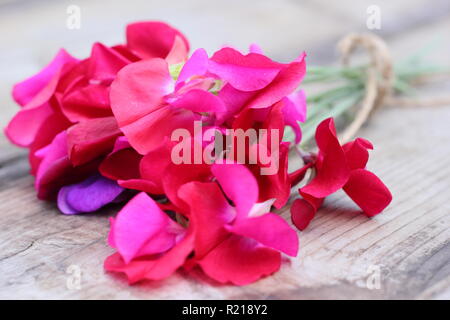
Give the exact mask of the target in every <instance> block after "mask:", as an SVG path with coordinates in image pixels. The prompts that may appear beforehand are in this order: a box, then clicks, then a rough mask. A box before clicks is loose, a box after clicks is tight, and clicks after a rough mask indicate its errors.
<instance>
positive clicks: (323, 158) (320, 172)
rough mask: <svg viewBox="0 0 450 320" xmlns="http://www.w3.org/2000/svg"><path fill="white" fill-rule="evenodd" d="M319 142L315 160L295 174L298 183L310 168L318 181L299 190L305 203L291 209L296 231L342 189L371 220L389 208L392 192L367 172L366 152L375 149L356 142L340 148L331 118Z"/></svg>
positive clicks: (320, 130)
mask: <svg viewBox="0 0 450 320" xmlns="http://www.w3.org/2000/svg"><path fill="white" fill-rule="evenodd" d="M316 142H317V146H318V148H319V153H318V155H317V157H316V160H314V161H313V162H310V163H308V164H306V165H305V167H303V168H301V169H299V170H298V171H297V172H295V173H294V174H293V176H297V177H296V178H295V179H294V180H296V181H298V180H301V178H302V177H303V175H304V172H305V171H306V170H307V169H308V168H311V167H313V168H314V169H315V171H316V176H315V178H314V179H313V180H312V181H311V182H309V183H308V184H307V185H306V186H304V187H302V188H300V190H299V192H300V195H301V196H302V198H303V199H297V200H295V202H294V203H293V205H292V207H291V214H292V221H293V223H294V224H295V225H296V226H297V228H299V229H300V230H303V229H305V228H306V227H307V226H308V225H309V223H310V221H311V220H312V218H313V217H314V215H315V213H316V211H317V210H318V209H319V207H320V206H321V205H322V202H323V199H324V198H325V197H327V196H329V195H330V194H332V193H334V192H336V191H337V190H339V189H341V188H342V189H343V190H344V191H345V193H347V195H348V196H349V197H350V198H351V199H352V200H353V201H354V202H355V203H356V204H357V205H358V206H359V207H360V208H361V209H362V210H363V211H364V213H365V214H366V215H367V216H369V217H372V216H374V215H376V214H378V213H380V212H381V211H383V210H384V208H386V207H387V206H388V205H389V203H390V202H391V200H392V195H391V193H390V192H389V189H388V188H387V187H386V186H385V185H384V184H383V182H382V181H381V180H380V179H379V178H378V177H377V176H376V175H374V174H373V173H372V172H370V171H368V170H366V169H365V167H366V164H367V161H368V160H369V152H368V151H367V150H368V149H372V148H373V146H372V144H371V143H370V142H369V141H367V140H365V139H362V138H357V139H355V140H354V141H352V142H349V143H346V144H345V145H343V146H341V145H340V144H339V141H338V139H337V137H336V129H335V127H334V122H333V119H332V118H329V119H326V120H324V121H323V122H322V123H321V124H319V126H318V127H317V131H316ZM298 177H300V179H298Z"/></svg>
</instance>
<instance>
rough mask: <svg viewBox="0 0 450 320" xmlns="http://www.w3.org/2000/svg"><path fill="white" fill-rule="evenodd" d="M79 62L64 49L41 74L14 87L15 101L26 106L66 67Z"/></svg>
mask: <svg viewBox="0 0 450 320" xmlns="http://www.w3.org/2000/svg"><path fill="white" fill-rule="evenodd" d="M77 61H78V60H77V59H75V58H74V57H72V56H71V55H70V54H68V53H67V51H65V50H64V49H61V50H59V51H58V53H57V54H56V56H55V57H54V58H53V60H52V62H50V64H48V65H47V66H46V67H45V68H44V69H42V70H41V71H40V72H39V73H37V74H36V75H34V76H32V77H30V78H28V79H26V80H24V81H22V82H19V83H17V84H16V85H15V86H14V88H13V92H12V95H13V98H14V100H15V101H16V102H17V103H18V104H20V105H21V106H25V105H26V104H28V103H29V102H30V101H31V100H32V99H33V98H34V97H35V96H36V95H37V94H38V93H39V92H40V91H41V90H42V89H43V88H44V87H45V86H47V84H48V82H49V81H50V80H51V79H52V78H53V76H54V75H55V74H56V73H58V72H59V70H60V69H61V68H62V67H63V66H64V65H66V64H72V63H76V62H77Z"/></svg>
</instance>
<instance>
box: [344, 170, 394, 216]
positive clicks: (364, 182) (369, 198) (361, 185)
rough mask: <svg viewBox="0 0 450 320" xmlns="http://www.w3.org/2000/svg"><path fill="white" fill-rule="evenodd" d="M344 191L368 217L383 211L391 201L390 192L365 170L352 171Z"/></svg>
mask: <svg viewBox="0 0 450 320" xmlns="http://www.w3.org/2000/svg"><path fill="white" fill-rule="evenodd" d="M344 191H345V192H346V193H347V194H348V195H349V197H350V198H352V200H353V201H355V203H356V204H357V205H358V206H359V207H360V208H361V209H362V210H363V211H364V213H365V214H366V215H368V216H369V217H372V216H374V215H376V214H378V213H380V212H381V211H383V210H384V208H386V207H387V206H388V205H389V203H390V202H391V200H392V195H391V192H390V191H389V189H388V188H387V187H386V186H385V185H384V183H383V182H382V181H381V180H380V179H379V178H378V177H377V176H376V175H374V174H373V173H372V172H370V171H367V170H365V169H357V170H353V171H352V173H351V175H350V179H349V180H348V182H347V183H346V185H345V186H344Z"/></svg>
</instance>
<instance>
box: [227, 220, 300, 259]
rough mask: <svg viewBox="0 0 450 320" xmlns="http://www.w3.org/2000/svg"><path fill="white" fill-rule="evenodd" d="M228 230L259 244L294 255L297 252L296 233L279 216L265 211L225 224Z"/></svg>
mask: <svg viewBox="0 0 450 320" xmlns="http://www.w3.org/2000/svg"><path fill="white" fill-rule="evenodd" d="M226 229H227V230H228V231H230V232H232V233H234V234H238V235H241V236H244V237H249V238H252V239H254V240H256V241H258V242H259V243H260V244H262V245H264V246H266V247H270V248H272V249H275V250H278V251H281V252H284V253H286V254H287V255H290V256H293V257H295V256H296V255H297V252H298V236H297V233H296V232H295V231H294V230H293V229H292V228H291V227H290V226H289V224H288V223H287V222H286V221H285V220H284V219H283V218H281V217H280V216H278V215H276V214H274V213H266V214H264V215H262V216H259V217H254V218H247V219H242V220H240V221H237V222H236V223H234V224H232V225H231V226H227V228H226Z"/></svg>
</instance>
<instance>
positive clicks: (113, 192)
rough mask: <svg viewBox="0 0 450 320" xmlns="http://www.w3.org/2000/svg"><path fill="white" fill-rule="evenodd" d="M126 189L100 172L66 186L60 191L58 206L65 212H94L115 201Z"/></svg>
mask: <svg viewBox="0 0 450 320" xmlns="http://www.w3.org/2000/svg"><path fill="white" fill-rule="evenodd" d="M123 190H124V189H123V188H122V187H120V186H118V185H117V183H116V182H115V181H113V180H109V179H106V178H104V177H102V176H100V175H98V174H96V175H94V176H91V177H89V178H88V179H86V180H84V181H83V182H80V183H77V184H72V185H68V186H64V187H62V188H61V189H60V190H59V193H58V208H59V209H60V210H61V212H62V213H64V214H75V213H82V212H94V211H96V210H98V209H100V208H101V207H103V206H105V205H107V204H109V203H111V202H113V201H114V200H115V199H116V198H117V197H118V196H119V195H120V194H121V193H122V191H123Z"/></svg>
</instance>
